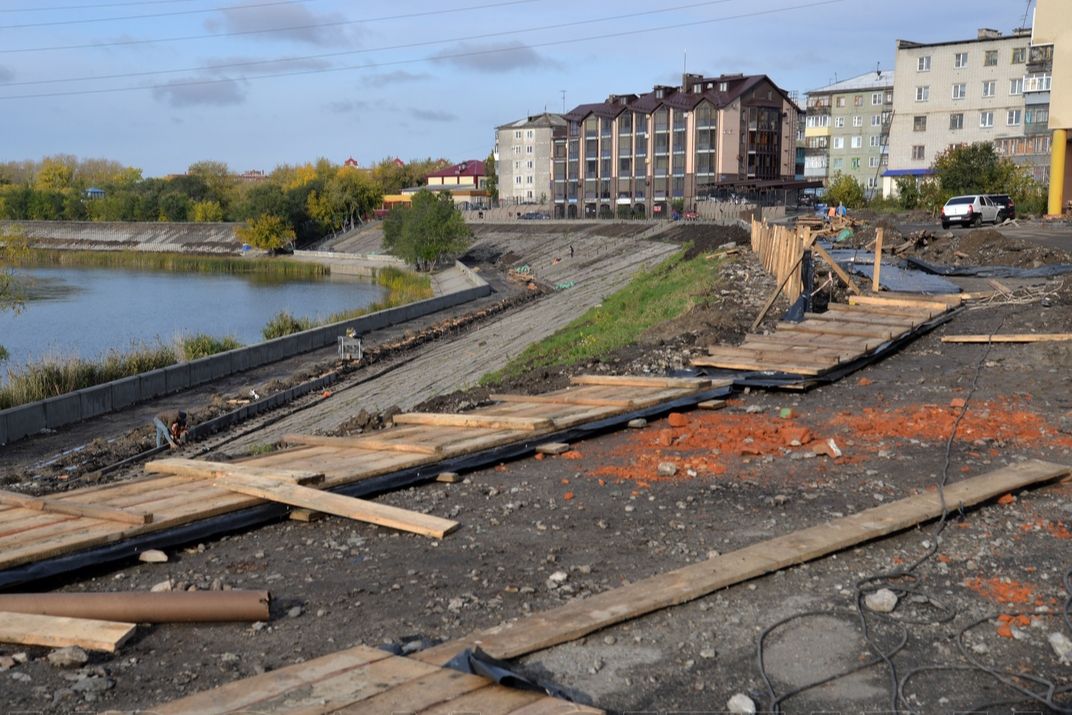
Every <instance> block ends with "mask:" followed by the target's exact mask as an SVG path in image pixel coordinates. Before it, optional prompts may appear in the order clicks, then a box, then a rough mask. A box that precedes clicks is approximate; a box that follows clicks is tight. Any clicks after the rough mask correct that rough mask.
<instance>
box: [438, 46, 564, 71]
mask: <svg viewBox="0 0 1072 715" xmlns="http://www.w3.org/2000/svg"><path fill="white" fill-rule="evenodd" d="M432 59H433V60H435V61H436V62H439V63H441V64H451V65H454V66H455V67H460V68H462V69H469V70H475V71H477V72H488V73H502V72H512V71H513V70H517V69H531V68H535V67H555V66H556V63H555V62H554V61H552V60H550V59H547V58H546V57H543V56H542V55H540V54H539V53H538V52H536V51H535V50H534V49H532V48H531V47H529V46H528V45H525V44H523V43H521V42H518V41H516V40H513V41H511V42H496V43H481V44H477V43H470V42H461V43H458V44H457V45H455V46H454V47H453V48H450V49H446V50H443V51H442V52H438V53H436V54H435V55H433V57H432Z"/></svg>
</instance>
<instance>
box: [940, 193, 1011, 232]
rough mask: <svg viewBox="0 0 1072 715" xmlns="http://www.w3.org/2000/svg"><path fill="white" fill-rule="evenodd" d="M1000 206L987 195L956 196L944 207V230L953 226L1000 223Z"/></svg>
mask: <svg viewBox="0 0 1072 715" xmlns="http://www.w3.org/2000/svg"><path fill="white" fill-rule="evenodd" d="M998 210H999V206H998V205H997V204H996V203H994V202H993V201H991V200H990V197H988V196H986V195H985V194H974V195H971V196H954V197H953V198H951V199H949V201H946V202H945V206H943V207H942V228H949V226H950V225H951V224H954V223H959V224H961V225H962V226H978V225H979V224H981V223H983V222H987V223H997V222H998Z"/></svg>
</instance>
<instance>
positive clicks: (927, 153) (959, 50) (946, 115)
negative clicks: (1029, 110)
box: [882, 29, 1031, 196]
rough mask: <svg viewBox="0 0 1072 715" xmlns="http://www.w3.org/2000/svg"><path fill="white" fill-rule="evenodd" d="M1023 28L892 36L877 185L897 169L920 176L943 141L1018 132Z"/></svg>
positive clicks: (1026, 33)
mask: <svg viewBox="0 0 1072 715" xmlns="http://www.w3.org/2000/svg"><path fill="white" fill-rule="evenodd" d="M1030 42H1031V32H1030V30H1016V31H1014V32H1013V34H1011V35H1002V34H1001V33H1000V32H998V31H996V30H987V29H982V30H979V34H978V37H977V38H976V39H974V40H964V41H959V42H938V43H934V44H922V43H918V42H909V41H907V40H898V41H897V58H896V64H895V67H894V72H895V74H896V77H897V86H896V90H895V91H894V97H893V120H892V125H891V129H890V160H889V169H888V170H887V171H886V172H884V175H883V183H882V192H883V195H884V196H889V195H891V194H893V193H895V192H896V184H895V181H896V179H897V178H898V177H900V176H906V175H908V176H917V177H918V176H922V175H924V174H926V173H927V172H928V170H929V167H930V166H931V164H932V163H933V162H934V158H935V157H936V156H937V155H938V154H940V153H941V152H943V151H945V150H947V149H949V148H950V147H951V146H956V145H960V144H972V143H975V142H980V141H989V142H994V143H995V145H999V144H1001V143H1002V140H1008V139H1012V138H1017V137H1024V136H1025V119H1026V118H1025V111H1024V110H1025V105H1024V84H1025V79H1026V75H1027V71H1026V66H1027V60H1028V48H1029V45H1030Z"/></svg>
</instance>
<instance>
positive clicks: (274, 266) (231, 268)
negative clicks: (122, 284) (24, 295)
mask: <svg viewBox="0 0 1072 715" xmlns="http://www.w3.org/2000/svg"><path fill="white" fill-rule="evenodd" d="M25 264H26V265H38V266H84V267H90V268H136V269H140V270H151V271H174V272H181V273H253V274H262V275H273V276H285V277H301V276H323V275H328V274H329V273H331V267H330V266H326V265H323V264H320V263H312V262H308V261H295V260H293V259H288V258H278V257H276V258H241V257H238V256H198V255H190V254H185V253H155V252H146V251H57V250H47V249H40V248H38V249H34V250H33V251H32V252H31V254H30V255H29V256H28V257H27V259H26V261H25Z"/></svg>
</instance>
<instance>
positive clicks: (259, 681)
mask: <svg viewBox="0 0 1072 715" xmlns="http://www.w3.org/2000/svg"><path fill="white" fill-rule="evenodd" d="M392 657H394V656H392V655H391V654H390V653H388V652H386V651H382V650H379V649H376V648H368V647H365V646H357V647H354V648H349V649H347V650H344V651H340V652H338V653H332V654H330V655H325V656H322V657H320V658H315V659H313V660H310V661H307V662H305V663H297V664H295V665H288V666H286V667H283V668H279V669H278V670H271V671H268V672H267V673H262V674H260V675H255V676H253V677H250V678H243V679H242V680H236V681H233V682H231V683H227V684H225V685H221V686H220V687H218V688H213V689H211V690H205V691H202V692H200V693H197V694H195V695H190V696H188V697H185V698H181V699H180V700H173V701H171V702H169V703H163V704H160V705H157V706H155V707H153V708H151V709H150V710H149V712H152V713H154V714H155V715H227V714H229V713H242V712H246V713H249V712H258V713H259V712H264V708H263V705H264V704H265V703H270V702H271V701H273V700H275V699H276V698H279V697H281V696H285V695H286V694H287V693H292V692H297V691H299V690H302V691H307V693H308V695H309V696H311V697H316V698H318V699H319V698H323V696H322V695H321V692H320V690H322V689H323V686H324V684H326V683H330V682H332V681H336V680H340V679H342V680H344V682H348V683H349V684H350V687H349V691H350V694H351V697H353V698H354V699H356V698H357V697H360V694H361V693H362V692H367V691H368V690H370V689H373V690H374V691H375V692H380V691H381V690H383V689H384V688H385V687H389V684H388V683H382V684H373V683H370V679H369V678H368V673H369V671H370V669H371V666H372V665H374V664H375V663H378V662H379V661H382V660H386V659H388V658H392ZM427 671H428V669H427V668H426V669H425V672H427ZM366 697H367V696H366ZM350 702H353V700H351V701H350Z"/></svg>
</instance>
